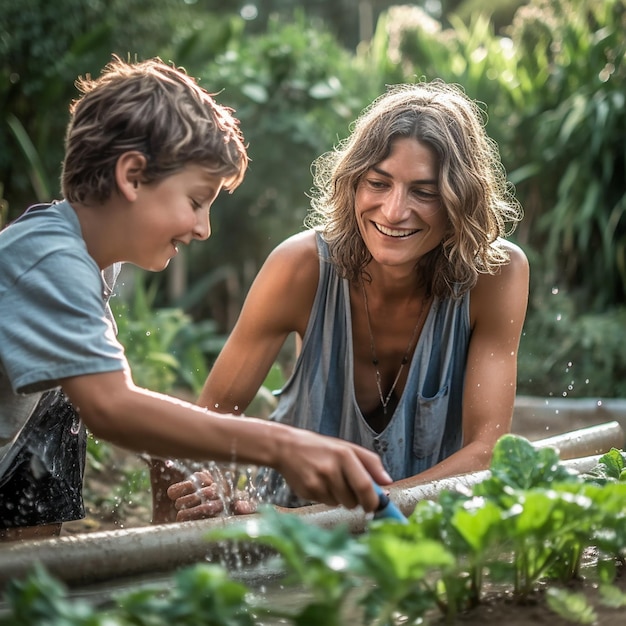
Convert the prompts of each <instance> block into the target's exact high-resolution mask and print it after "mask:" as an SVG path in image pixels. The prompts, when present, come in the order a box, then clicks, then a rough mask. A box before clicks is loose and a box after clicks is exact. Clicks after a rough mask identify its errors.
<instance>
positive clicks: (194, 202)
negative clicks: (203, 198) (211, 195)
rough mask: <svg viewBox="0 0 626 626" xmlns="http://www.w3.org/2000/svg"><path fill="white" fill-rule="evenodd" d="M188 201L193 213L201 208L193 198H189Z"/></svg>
mask: <svg viewBox="0 0 626 626" xmlns="http://www.w3.org/2000/svg"><path fill="white" fill-rule="evenodd" d="M190 199H191V206H192V207H193V208H194V210H195V211H197V210H198V209H201V208H202V205H201V204H200V203H199V202H198V201H197V200H194V199H193V198H190Z"/></svg>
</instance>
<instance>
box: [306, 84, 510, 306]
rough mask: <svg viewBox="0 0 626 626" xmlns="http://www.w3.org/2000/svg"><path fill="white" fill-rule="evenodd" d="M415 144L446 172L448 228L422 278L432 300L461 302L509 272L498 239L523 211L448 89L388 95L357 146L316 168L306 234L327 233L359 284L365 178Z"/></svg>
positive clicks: (351, 140)
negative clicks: (359, 210)
mask: <svg viewBox="0 0 626 626" xmlns="http://www.w3.org/2000/svg"><path fill="white" fill-rule="evenodd" d="M407 137H408V138H413V139H416V140H418V141H419V142H421V143H424V144H426V145H428V146H430V147H431V148H432V149H433V150H434V152H435V154H436V156H437V158H438V163H439V193H440V195H441V200H442V206H443V208H444V210H445V211H446V215H447V220H448V228H447V231H446V234H445V236H444V238H443V240H442V241H441V244H440V245H439V246H438V247H437V248H436V249H435V250H433V251H432V252H430V253H428V254H427V255H425V257H423V258H422V259H421V260H420V261H419V263H418V265H417V267H416V270H417V271H418V272H419V273H420V278H421V280H422V281H423V282H424V284H425V285H426V287H427V290H428V292H429V293H431V294H434V295H437V296H439V297H459V296H461V295H462V294H463V293H465V292H466V291H468V290H469V289H471V288H472V287H473V286H474V285H475V284H476V281H477V280H478V275H479V273H491V274H493V273H495V272H496V271H497V269H498V268H499V267H500V266H501V265H503V264H505V263H507V262H508V255H507V253H506V250H505V249H504V248H503V247H502V246H501V245H500V244H499V241H498V238H500V237H504V236H506V235H508V234H510V233H511V232H512V231H513V229H514V228H515V226H516V223H517V222H518V221H519V220H520V219H521V217H522V209H521V207H520V205H519V203H518V202H517V200H516V199H515V197H514V195H513V189H512V186H511V185H510V184H509V183H508V182H507V180H506V176H505V172H504V168H503V166H502V163H501V160H500V155H499V152H498V148H497V146H496V144H495V142H493V141H492V140H491V139H490V138H489V137H488V136H487V133H486V131H485V121H484V118H483V114H482V111H481V109H480V108H479V107H478V105H477V104H476V103H475V102H474V101H473V100H471V99H470V98H468V97H467V95H466V94H465V93H464V92H463V91H462V89H461V88H459V87H458V86H456V85H449V84H446V83H444V82H443V81H439V80H436V81H433V82H430V83H416V84H402V85H394V86H391V87H390V88H389V89H388V91H387V92H386V93H385V94H383V95H382V96H380V97H378V98H377V99H376V100H375V101H374V102H373V103H372V104H371V105H369V106H368V107H367V108H366V109H365V110H364V111H363V113H362V114H361V115H360V116H359V117H358V118H357V120H356V121H355V122H354V124H353V125H352V132H351V134H350V136H349V137H348V138H347V139H345V140H344V141H342V142H340V143H339V144H338V145H337V147H336V148H335V149H334V150H332V151H330V152H328V153H326V154H323V155H322V156H320V157H319V158H318V159H317V160H316V161H315V162H314V163H313V176H314V187H313V190H312V201H311V207H312V209H311V211H310V213H309V215H308V216H307V220H306V223H307V225H308V226H310V227H312V228H315V229H316V230H318V231H319V232H321V233H322V235H323V237H324V239H325V240H326V241H327V242H328V244H329V248H330V254H331V260H332V261H333V263H334V264H335V265H336V267H337V270H338V272H339V273H340V275H341V276H342V277H344V278H348V279H349V280H357V279H359V277H361V276H362V274H363V271H364V268H365V266H366V265H367V263H368V262H369V261H370V259H371V255H370V253H369V251H368V249H367V248H366V246H365V243H364V242H363V239H362V237H361V234H360V231H359V228H358V225H357V221H356V214H355V194H356V189H357V186H358V184H359V181H360V180H361V177H362V176H364V175H365V173H366V172H367V171H368V170H369V169H370V168H371V167H372V166H373V165H376V164H377V163H380V162H381V161H383V160H384V159H386V158H387V157H388V156H389V154H390V151H391V147H392V144H393V142H394V141H395V140H396V139H399V138H407Z"/></svg>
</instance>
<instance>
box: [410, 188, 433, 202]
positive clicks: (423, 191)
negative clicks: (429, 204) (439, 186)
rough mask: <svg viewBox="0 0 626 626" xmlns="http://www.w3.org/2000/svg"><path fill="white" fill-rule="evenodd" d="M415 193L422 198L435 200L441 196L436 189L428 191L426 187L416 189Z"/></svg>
mask: <svg viewBox="0 0 626 626" xmlns="http://www.w3.org/2000/svg"><path fill="white" fill-rule="evenodd" d="M413 193H414V194H415V195H416V196H417V197H418V198H420V199H421V200H427V201H433V200H437V198H439V194H438V193H436V192H434V191H428V190H426V189H415V190H414V191H413Z"/></svg>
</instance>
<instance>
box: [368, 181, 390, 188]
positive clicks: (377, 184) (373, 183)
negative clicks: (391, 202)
mask: <svg viewBox="0 0 626 626" xmlns="http://www.w3.org/2000/svg"><path fill="white" fill-rule="evenodd" d="M367 184H368V185H369V186H370V187H372V188H373V189H384V188H385V187H386V184H385V183H384V182H382V181H381V180H368V181H367Z"/></svg>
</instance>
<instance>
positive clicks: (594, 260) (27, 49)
mask: <svg viewBox="0 0 626 626" xmlns="http://www.w3.org/2000/svg"><path fill="white" fill-rule="evenodd" d="M61 5H62V6H60V5H59V4H58V3H57V4H55V5H54V7H52V6H51V5H50V6H48V5H47V4H45V3H44V2H43V1H42V0H24V1H23V2H22V3H19V4H18V3H14V2H11V1H10V0H0V16H2V17H1V18H0V185H1V186H2V194H1V195H2V196H3V201H2V206H3V207H4V209H3V210H4V213H5V215H6V218H5V219H11V218H12V217H14V216H16V215H17V214H18V213H19V212H21V211H22V210H23V208H25V206H26V205H27V204H29V203H31V202H33V201H36V200H49V199H51V198H52V197H56V196H58V191H57V189H56V188H57V183H56V182H55V181H56V180H57V179H58V175H59V169H60V168H59V163H60V161H61V159H62V143H63V129H64V127H65V124H66V121H67V105H68V102H69V101H70V100H71V98H73V97H74V96H75V90H74V87H73V81H74V78H75V77H76V76H77V75H79V74H85V73H92V74H97V73H98V72H99V71H100V69H101V68H102V67H103V66H104V64H105V63H106V62H107V61H108V59H109V58H110V55H111V53H112V52H116V53H118V54H120V55H121V56H124V57H125V56H131V57H135V56H136V57H137V58H146V57H149V56H153V55H155V54H158V55H159V56H161V57H162V58H164V59H166V60H170V59H173V60H174V61H175V62H176V64H177V65H182V66H184V67H185V68H186V69H187V70H188V72H189V73H190V74H192V75H194V76H197V77H199V78H200V80H201V84H203V86H205V87H206V88H207V89H209V90H210V91H214V92H219V93H218V95H217V98H218V99H219V100H220V102H223V103H224V104H227V105H230V106H233V107H234V108H235V109H236V111H237V116H238V117H239V118H240V119H241V125H242V129H243V131H244V134H245V136H246V138H247V141H248V142H249V145H250V154H251V156H252V163H251V167H250V170H249V174H248V176H247V178H246V181H245V182H244V184H243V185H242V186H241V187H240V188H239V189H238V190H237V191H236V192H235V193H234V194H233V195H232V196H224V197H220V198H219V199H218V201H217V203H216V206H215V209H214V211H213V213H212V229H213V236H212V239H211V242H210V244H209V245H202V246H200V245H193V246H192V247H191V248H190V250H189V251H188V252H189V254H188V259H187V260H188V263H187V270H186V285H188V286H189V288H188V289H186V290H185V293H184V294H183V296H182V297H176V298H175V299H173V298H172V296H171V294H170V290H168V289H166V286H167V281H168V280H169V274H168V273H164V274H163V275H161V276H159V275H154V276H150V277H149V278H147V279H146V282H145V285H144V287H145V288H146V289H148V290H150V294H151V296H150V297H151V298H152V300H151V301H150V303H149V305H148V304H145V303H143V304H142V303H138V302H133V303H132V305H127V306H128V308H127V309H126V311H125V313H124V316H126V314H127V313H128V315H134V316H135V319H131V318H130V317H129V318H128V322H123V321H121V320H122V318H118V322H120V332H121V336H124V337H131V339H130V341H129V347H128V350H129V354H130V355H133V352H134V351H136V352H137V355H136V356H137V361H138V362H139V363H140V364H141V363H143V364H144V365H145V367H146V368H147V370H146V372H145V377H146V381H145V382H147V383H149V385H148V386H152V387H154V388H167V387H169V386H172V385H173V386H176V385H181V384H182V385H185V386H187V387H188V388H189V389H192V390H195V389H197V388H198V384H199V381H200V379H201V378H202V376H203V373H204V371H205V370H203V368H202V367H201V366H200V365H199V363H200V361H196V359H197V358H198V355H197V354H193V353H192V352H187V351H186V348H184V347H181V345H182V346H184V345H185V343H184V341H183V339H182V336H183V331H182V330H181V329H183V328H186V329H189V330H186V331H185V332H188V333H190V334H191V335H194V339H193V340H192V343H195V344H196V345H200V344H201V343H202V341H200V342H198V341H197V338H198V336H199V337H208V336H209V335H212V336H213V338H215V337H222V336H224V335H225V334H226V333H227V332H228V331H229V330H230V328H231V327H232V323H233V320H234V317H236V313H237V311H238V308H239V306H240V305H241V303H242V301H243V298H244V296H245V293H246V291H247V288H248V286H249V284H250V282H251V281H252V279H253V277H254V275H255V274H256V272H257V270H258V269H259V266H260V264H261V263H262V261H263V259H264V258H265V256H266V255H267V253H268V252H269V250H270V249H271V248H273V247H274V246H275V245H276V244H277V243H278V242H279V241H280V240H282V239H284V238H285V237H287V236H288V235H290V234H292V233H293V232H295V231H297V230H299V229H300V228H301V227H302V219H303V217H304V214H305V212H306V210H307V207H308V201H307V197H306V194H307V191H308V189H309V187H310V185H311V176H310V171H309V167H310V163H311V162H312V161H313V159H314V158H315V157H316V156H318V155H319V154H320V153H321V152H323V151H325V150H328V149H330V148H331V146H332V145H333V143H335V142H336V141H338V140H339V139H341V138H343V137H345V136H346V135H347V133H348V130H349V124H350V122H351V121H352V120H353V119H354V118H355V117H356V115H357V114H358V112H359V111H360V110H361V109H362V108H363V107H364V106H365V105H367V104H368V103H369V102H370V101H371V100H372V98H373V97H375V96H376V95H378V94H379V93H380V92H382V91H383V90H384V89H385V85H386V84H389V83H395V82H400V81H415V80H421V79H426V80H431V79H433V78H436V77H441V78H443V79H445V80H447V81H450V82H455V83H459V84H461V85H463V87H464V88H465V89H466V91H467V93H468V94H469V95H470V96H471V97H473V98H475V99H477V100H479V101H481V102H483V103H485V105H484V109H485V110H486V113H487V114H488V126H487V130H488V132H489V134H490V136H491V137H493V139H494V140H495V141H496V142H497V143H498V145H499V147H500V151H501V154H502V158H503V162H504V165H505V167H506V169H507V171H508V173H509V178H510V180H511V181H512V182H513V183H514V184H515V185H516V187H517V194H518V197H519V199H520V201H521V202H522V204H523V206H524V208H525V212H526V217H525V219H524V221H523V222H522V224H521V225H520V226H519V227H518V230H517V231H516V233H515V235H514V239H515V240H516V241H517V242H518V243H520V244H521V245H522V247H523V248H524V249H525V250H526V252H527V253H528V255H529V257H530V259H531V267H532V278H531V280H532V284H531V301H530V309H529V315H528V321H527V324H526V328H525V334H524V337H523V340H522V346H521V351H520V391H521V392H523V393H542V394H543V393H548V392H552V393H558V394H561V393H567V394H568V395H570V396H575V395H577V394H578V395H606V396H610V395H624V388H623V380H624V379H625V378H626V377H625V376H624V372H625V370H626V365H625V363H624V359H625V357H623V356H622V352H626V351H624V350H621V351H620V350H619V346H624V345H626V327H625V325H624V323H623V320H624V303H625V302H626V214H625V213H626V189H625V187H624V182H623V181H624V178H625V174H626V159H625V153H626V144H625V143H624V136H626V104H625V98H626V97H625V95H624V91H623V85H624V79H625V73H626V65H625V64H624V57H625V54H626V38H625V37H624V35H623V33H624V32H626V3H625V1H624V0H530V1H529V2H521V1H520V0H510V1H509V2H498V3H492V4H489V5H486V3H479V4H478V5H477V3H472V2H469V1H466V2H463V3H460V2H452V1H451V2H442V3H441V11H440V14H437V15H430V14H428V13H426V12H425V11H424V10H422V9H421V8H420V7H419V6H417V5H415V4H412V5H405V6H393V7H391V8H389V9H388V10H386V11H383V12H381V13H379V12H378V10H377V12H376V16H378V17H379V19H378V21H377V23H376V28H375V33H374V35H373V37H372V38H371V40H367V41H362V42H361V43H360V44H359V45H358V46H357V47H354V46H352V47H349V46H346V45H343V44H344V43H345V41H347V39H344V40H343V42H340V41H339V40H338V39H337V38H336V36H335V34H332V33H336V34H340V32H341V28H338V27H337V24H328V23H327V22H326V23H325V22H324V19H326V16H328V15H333V13H331V11H335V12H336V11H339V10H341V11H343V12H346V11H349V9H350V7H352V8H354V10H355V11H356V3H355V2H349V1H348V0H342V2H340V3H335V4H334V5H332V3H323V2H322V3H319V6H318V5H316V8H315V17H312V14H313V9H312V8H311V7H307V6H306V5H301V6H302V8H301V9H297V10H293V6H294V5H295V6H297V3H295V2H289V1H288V0H281V1H280V2H279V1H278V0H276V2H263V3H258V4H257V8H258V9H259V12H260V14H259V16H258V17H257V18H255V19H248V20H246V19H244V18H243V17H242V16H241V15H239V14H238V13H237V11H239V10H240V8H241V7H240V6H239V5H237V6H235V5H234V3H233V4H232V6H231V4H230V3H219V2H216V1H213V0H197V1H196V2H184V1H183V0H163V1H161V2H159V3H152V2H147V1H146V0H124V1H122V0H112V1H111V2H104V0H91V1H90V2H88V3H85V2H83V1H82V0H63V1H62V2H61ZM331 5H332V6H331ZM383 5H384V6H388V5H386V4H385V3H383V4H382V5H381V6H383ZM428 6H429V7H431V6H433V5H428ZM325 11H326V12H325ZM59 15H63V16H64V17H63V19H59V18H58V16H59ZM355 15H356V13H355ZM129 16H132V19H128V18H129ZM287 18H288V19H287ZM435 18H437V19H435ZM348 39H349V38H348ZM554 290H556V291H558V297H556V296H554V295H553V291H554ZM144 305H145V306H144ZM142 306H143V307H144V308H141V307H142ZM133 309H134V310H135V311H137V312H136V313H133V312H132V310H133ZM153 309H154V310H153ZM161 309H163V311H162V312H161ZM124 316H123V317H124ZM559 316H560V317H559ZM207 319H208V320H211V322H210V324H209V327H203V326H202V324H201V323H200V322H198V320H207ZM131 322H132V324H131ZM133 324H135V326H133ZM142 324H147V326H146V328H142V326H141V325H142ZM211 324H212V325H211ZM157 328H158V329H160V330H159V331H158V333H156V336H154V335H153V333H155V329H157ZM174 328H178V331H177V332H174ZM148 331H149V332H150V335H146V332H148ZM196 335H197V336H196ZM181 342H182V343H181ZM144 344H145V345H144ZM133 345H134V346H137V348H134V347H133ZM140 345H142V346H143V347H141V350H143V351H144V352H141V350H139V346H140ZM212 349H213V348H211V349H208V348H206V346H205V347H204V348H202V349H201V350H200V352H202V355H201V356H202V359H203V362H204V363H205V366H204V367H207V365H206V364H207V363H208V364H210V358H211V357H210V355H209V354H208V352H210V350H212ZM207 351H208V352H207ZM133 356H134V355H133ZM570 362H571V363H572V364H573V367H574V368H575V369H576V376H575V383H574V385H572V384H571V378H570V374H571V368H570V371H567V372H566V371H565V370H567V369H568V367H567V365H566V364H567V363H570ZM148 364H150V367H148ZM564 364H565V365H564ZM155 368H156V369H157V370H158V369H159V368H162V371H161V372H160V373H154V369H155ZM136 375H137V376H138V377H143V376H144V372H143V371H142V367H141V365H140V366H139V369H138V370H136ZM586 380H588V381H589V382H588V383H587V382H581V381H586ZM547 381H550V386H551V387H554V389H549V388H548V382H547ZM569 387H573V388H572V389H569Z"/></svg>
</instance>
